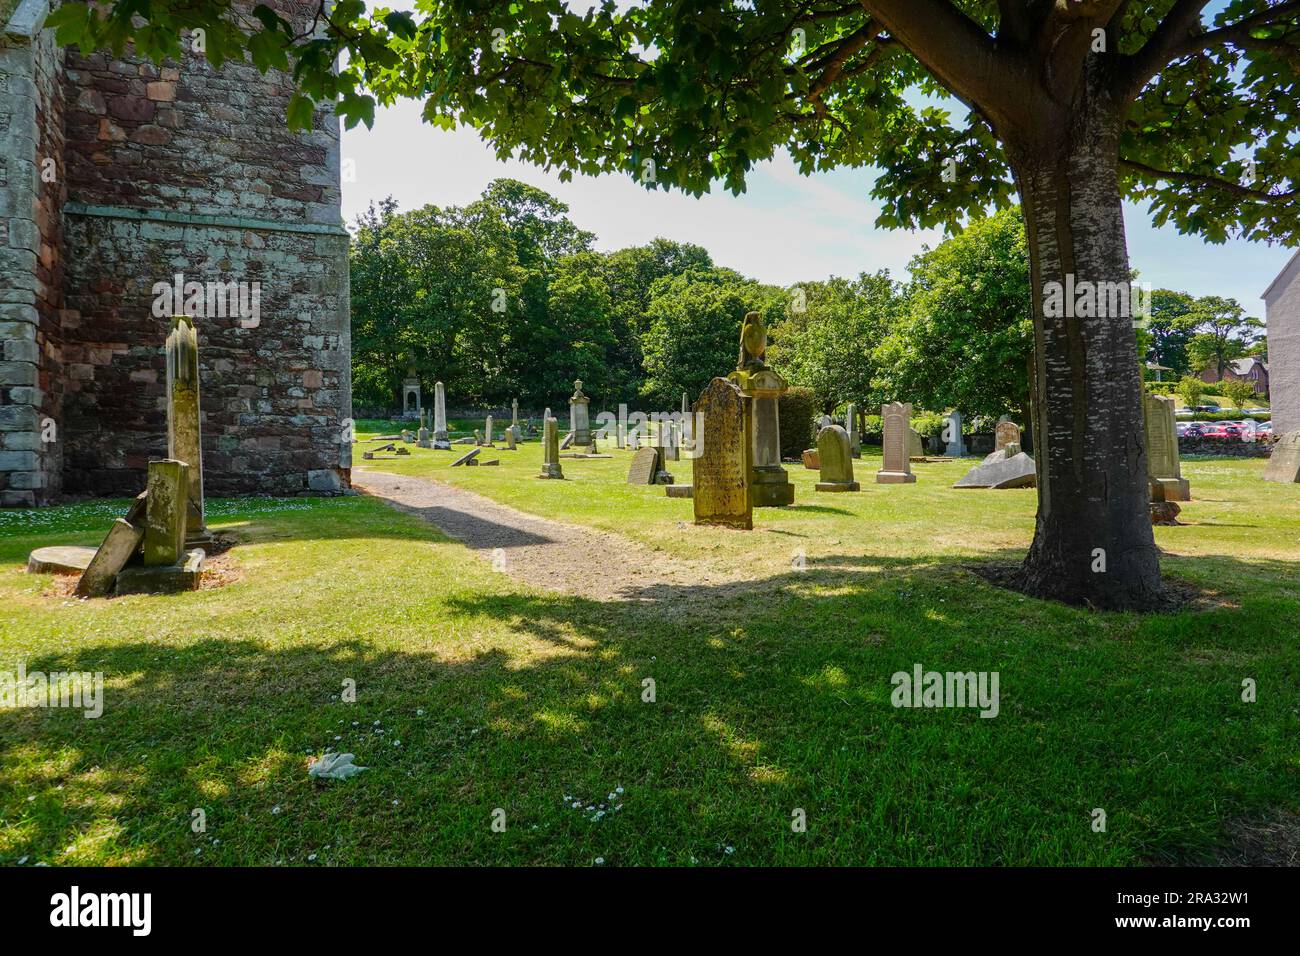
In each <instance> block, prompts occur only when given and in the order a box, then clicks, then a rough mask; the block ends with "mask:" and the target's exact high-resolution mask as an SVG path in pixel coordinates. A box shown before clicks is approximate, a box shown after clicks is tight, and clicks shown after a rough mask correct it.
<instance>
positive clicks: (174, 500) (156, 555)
mask: <svg viewBox="0 0 1300 956" xmlns="http://www.w3.org/2000/svg"><path fill="white" fill-rule="evenodd" d="M189 470H190V468H189V465H187V464H186V463H185V462H183V461H174V460H172V459H163V460H161V461H151V462H149V479H148V486H147V494H148V499H147V504H146V505H145V511H144V563H145V565H146V566H149V567H162V566H165V565H171V564H176V563H177V562H178V561H180V559H181V557H182V556H183V555H184V553H185V521H186V515H187V513H188V507H187V506H188V488H189Z"/></svg>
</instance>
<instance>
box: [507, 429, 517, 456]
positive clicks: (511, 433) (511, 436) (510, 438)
mask: <svg viewBox="0 0 1300 956" xmlns="http://www.w3.org/2000/svg"><path fill="white" fill-rule="evenodd" d="M514 450H515V429H514V426H513V425H512V426H510V427H509V428H507V429H506V451H514Z"/></svg>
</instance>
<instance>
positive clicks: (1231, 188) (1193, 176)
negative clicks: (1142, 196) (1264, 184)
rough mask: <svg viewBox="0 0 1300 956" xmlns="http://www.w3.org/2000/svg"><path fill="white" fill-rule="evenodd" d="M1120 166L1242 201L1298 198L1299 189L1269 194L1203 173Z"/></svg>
mask: <svg viewBox="0 0 1300 956" xmlns="http://www.w3.org/2000/svg"><path fill="white" fill-rule="evenodd" d="M1119 164H1120V166H1122V167H1124V168H1125V169H1128V170H1131V171H1133V172H1135V173H1139V174H1140V175H1143V176H1153V177H1155V178H1157V179H1168V180H1172V181H1174V182H1180V183H1194V184H1198V185H1201V186H1209V187H1212V188H1215V189H1222V190H1225V191H1226V192H1230V193H1232V194H1233V195H1236V196H1241V197H1242V198H1243V199H1264V200H1269V201H1273V200H1277V199H1291V198H1292V197H1294V196H1300V189H1291V190H1288V191H1287V192H1281V193H1271V192H1268V191H1267V190H1263V189H1252V188H1251V187H1249V186H1243V185H1242V184H1241V183H1234V182H1232V181H1231V180H1227V179H1219V178H1218V177H1216V176H1207V175H1205V174H1203V173H1188V172H1181V171H1178V170H1172V169H1156V168H1155V167H1154V166H1148V165H1147V164H1146V163H1140V162H1138V161H1137V160H1133V159H1124V158H1123V157H1121V158H1120V161H1119Z"/></svg>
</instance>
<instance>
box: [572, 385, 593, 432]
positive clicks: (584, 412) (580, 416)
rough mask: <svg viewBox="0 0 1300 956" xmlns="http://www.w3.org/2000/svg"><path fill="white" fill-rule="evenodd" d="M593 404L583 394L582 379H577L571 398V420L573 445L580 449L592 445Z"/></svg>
mask: <svg viewBox="0 0 1300 956" xmlns="http://www.w3.org/2000/svg"><path fill="white" fill-rule="evenodd" d="M590 403H591V399H589V398H588V397H587V396H586V395H584V394H582V379H580V378H579V379H575V380H574V383H573V394H572V395H570V396H569V419H570V421H571V422H572V423H573V443H574V444H575V445H577V446H578V447H579V448H582V447H585V446H587V445H590V444H591V420H590V418H589V417H588V405H589V404H590Z"/></svg>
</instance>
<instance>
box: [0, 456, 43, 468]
mask: <svg viewBox="0 0 1300 956" xmlns="http://www.w3.org/2000/svg"><path fill="white" fill-rule="evenodd" d="M39 467H40V464H39V462H38V460H37V457H36V452H34V451H0V471H35V470H36V469H37V468H39Z"/></svg>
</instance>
